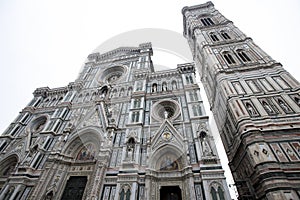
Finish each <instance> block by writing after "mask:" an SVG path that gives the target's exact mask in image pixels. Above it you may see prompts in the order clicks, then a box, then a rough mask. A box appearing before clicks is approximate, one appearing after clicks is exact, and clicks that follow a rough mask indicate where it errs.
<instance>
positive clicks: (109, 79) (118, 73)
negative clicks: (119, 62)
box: [99, 66, 127, 83]
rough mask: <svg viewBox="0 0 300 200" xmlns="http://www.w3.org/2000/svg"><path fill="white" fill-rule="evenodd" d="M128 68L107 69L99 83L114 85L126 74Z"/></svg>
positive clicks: (115, 67)
mask: <svg viewBox="0 0 300 200" xmlns="http://www.w3.org/2000/svg"><path fill="white" fill-rule="evenodd" d="M126 71H127V70H126V67H123V66H114V67H110V68H108V69H106V70H105V71H104V72H103V73H102V75H101V76H100V78H99V82H105V83H114V82H116V81H118V80H120V79H121V78H122V76H123V75H124V74H126Z"/></svg>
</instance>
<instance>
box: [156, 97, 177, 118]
mask: <svg viewBox="0 0 300 200" xmlns="http://www.w3.org/2000/svg"><path fill="white" fill-rule="evenodd" d="M179 108H180V107H179V105H178V103H177V102H176V101H174V100H163V101H159V102H156V103H155V104H154V105H153V112H152V117H153V118H154V119H156V120H158V121H160V120H163V119H169V120H174V119H176V118H177V117H178V116H179V114H180V109H179Z"/></svg>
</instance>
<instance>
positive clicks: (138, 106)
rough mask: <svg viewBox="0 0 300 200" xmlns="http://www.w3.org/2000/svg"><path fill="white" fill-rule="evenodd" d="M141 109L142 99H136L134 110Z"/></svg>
mask: <svg viewBox="0 0 300 200" xmlns="http://www.w3.org/2000/svg"><path fill="white" fill-rule="evenodd" d="M140 107H141V99H134V100H133V108H140Z"/></svg>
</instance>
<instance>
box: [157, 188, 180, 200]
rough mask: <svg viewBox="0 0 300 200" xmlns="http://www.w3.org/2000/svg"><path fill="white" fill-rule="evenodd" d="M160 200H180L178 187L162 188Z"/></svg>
mask: <svg viewBox="0 0 300 200" xmlns="http://www.w3.org/2000/svg"><path fill="white" fill-rule="evenodd" d="M160 200H182V197H181V189H180V188H179V186H162V187H161V189H160Z"/></svg>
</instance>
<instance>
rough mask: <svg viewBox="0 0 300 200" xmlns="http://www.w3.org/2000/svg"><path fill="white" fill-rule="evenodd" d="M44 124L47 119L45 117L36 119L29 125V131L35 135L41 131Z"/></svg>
mask: <svg viewBox="0 0 300 200" xmlns="http://www.w3.org/2000/svg"><path fill="white" fill-rule="evenodd" d="M46 122H47V117H45V116H42V117H38V118H36V119H35V120H33V121H32V123H31V126H30V131H31V132H32V133H37V132H39V131H41V130H43V128H44V126H45V124H46Z"/></svg>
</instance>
